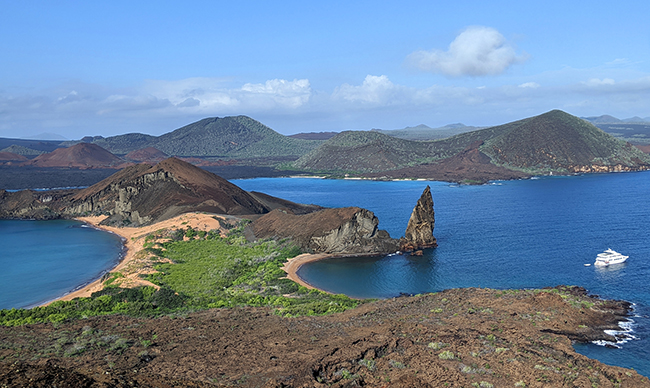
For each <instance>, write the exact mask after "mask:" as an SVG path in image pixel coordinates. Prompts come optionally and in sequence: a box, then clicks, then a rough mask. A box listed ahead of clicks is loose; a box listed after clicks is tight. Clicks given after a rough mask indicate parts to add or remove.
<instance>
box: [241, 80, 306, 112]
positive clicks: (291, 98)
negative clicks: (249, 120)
mask: <svg viewBox="0 0 650 388" xmlns="http://www.w3.org/2000/svg"><path fill="white" fill-rule="evenodd" d="M241 91H242V92H244V93H245V94H243V95H242V98H243V99H246V98H249V99H251V102H252V101H257V102H258V103H260V104H262V105H263V106H266V107H269V106H270V105H275V106H278V107H282V108H293V109H295V108H298V107H300V106H302V105H304V104H306V103H307V102H308V101H309V98H310V96H311V86H310V84H309V80H306V79H294V80H293V81H287V80H283V79H273V80H269V81H266V82H265V83H263V84H250V83H248V84H245V85H244V86H242V87H241Z"/></svg>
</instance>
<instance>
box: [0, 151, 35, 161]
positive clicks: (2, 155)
mask: <svg viewBox="0 0 650 388" xmlns="http://www.w3.org/2000/svg"><path fill="white" fill-rule="evenodd" d="M28 160H29V159H27V158H26V157H24V156H23V155H18V154H14V153H13V152H0V162H26V161H28Z"/></svg>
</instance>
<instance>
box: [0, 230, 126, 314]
mask: <svg viewBox="0 0 650 388" xmlns="http://www.w3.org/2000/svg"><path fill="white" fill-rule="evenodd" d="M0 247H2V248H1V250H0V252H1V253H0V268H1V269H2V270H1V271H0V309H8V308H23V307H31V306H35V305H39V304H42V303H44V302H47V301H50V300H52V299H55V298H57V297H60V296H63V295H65V294H67V293H69V292H71V291H73V290H75V289H78V288H80V286H82V285H84V284H87V283H90V282H91V281H93V280H95V279H97V278H99V277H100V276H101V275H102V274H103V273H104V272H106V271H107V270H110V269H111V268H113V267H114V266H115V265H117V263H118V262H119V259H120V252H121V251H122V240H121V239H120V237H118V236H116V235H114V234H112V233H107V232H104V231H100V230H97V229H93V228H90V227H87V226H86V225H85V224H83V223H81V222H78V221H68V220H56V221H31V220H0Z"/></svg>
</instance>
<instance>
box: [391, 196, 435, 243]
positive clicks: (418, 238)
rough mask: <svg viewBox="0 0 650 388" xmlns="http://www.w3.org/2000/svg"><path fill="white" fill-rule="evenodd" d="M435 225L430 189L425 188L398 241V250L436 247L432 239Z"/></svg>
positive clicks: (433, 238)
mask: <svg viewBox="0 0 650 388" xmlns="http://www.w3.org/2000/svg"><path fill="white" fill-rule="evenodd" d="M435 223H436V220H435V213H434V211H433V198H432V197H431V188H430V187H429V186H427V187H426V188H425V189H424V192H423V193H422V195H421V196H420V199H419V200H418V202H417V204H415V208H413V213H411V218H410V219H409V223H408V225H407V226H406V232H405V234H404V237H403V238H402V239H401V240H400V250H402V251H417V250H420V249H422V248H435V247H437V246H438V244H437V242H436V238H435V237H433V228H434V227H435Z"/></svg>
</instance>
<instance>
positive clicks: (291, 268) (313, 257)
mask: <svg viewBox="0 0 650 388" xmlns="http://www.w3.org/2000/svg"><path fill="white" fill-rule="evenodd" d="M385 255H389V254H388V253H386V254H384V253H365V254H364V253H359V254H341V253H338V254H335V253H303V254H300V255H298V256H296V257H293V258H291V259H289V260H287V262H286V263H284V265H283V266H282V270H283V271H284V272H286V273H287V276H286V278H287V279H289V280H292V281H294V282H296V283H298V284H300V285H301V286H303V287H306V288H308V289H310V290H319V291H323V292H327V293H328V294H334V293H333V292H331V291H327V290H323V289H321V288H318V287H316V286H314V285H313V284H310V283H308V282H307V281H306V280H305V279H303V278H301V277H300V275H298V271H299V270H300V268H302V266H303V265H305V264H308V263H313V262H315V261H321V260H327V259H343V258H346V257H378V256H385ZM353 299H357V298H353Z"/></svg>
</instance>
